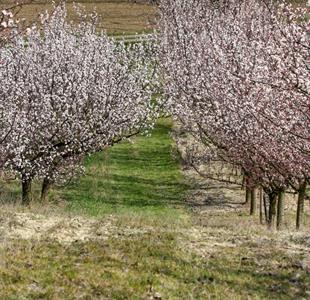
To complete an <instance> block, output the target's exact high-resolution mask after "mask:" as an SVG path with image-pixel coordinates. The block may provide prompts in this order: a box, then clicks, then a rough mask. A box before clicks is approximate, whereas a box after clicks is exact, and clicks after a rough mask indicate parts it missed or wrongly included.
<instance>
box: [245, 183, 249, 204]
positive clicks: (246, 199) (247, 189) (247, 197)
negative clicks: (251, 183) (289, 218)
mask: <svg viewBox="0 0 310 300" xmlns="http://www.w3.org/2000/svg"><path fill="white" fill-rule="evenodd" d="M250 199H251V190H250V189H249V188H248V187H246V188H245V202H244V204H248V203H249V202H250Z"/></svg>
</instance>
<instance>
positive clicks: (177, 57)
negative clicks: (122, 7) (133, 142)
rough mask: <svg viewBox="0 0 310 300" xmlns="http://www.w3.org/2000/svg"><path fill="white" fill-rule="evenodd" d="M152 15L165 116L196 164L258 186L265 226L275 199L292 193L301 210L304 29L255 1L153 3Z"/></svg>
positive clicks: (289, 13) (298, 17)
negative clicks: (184, 134)
mask: <svg viewBox="0 0 310 300" xmlns="http://www.w3.org/2000/svg"><path fill="white" fill-rule="evenodd" d="M160 11H161V19H160V34H159V39H160V51H159V60H160V62H161V68H162V76H163V79H164V83H165V85H166V90H165V92H166V95H167V97H168V98H169V99H170V102H169V103H170V105H169V109H171V111H172V112H173V113H174V114H175V115H176V116H177V117H178V120H179V121H180V122H181V123H182V124H183V125H184V126H185V127H186V128H187V130H188V131H189V132H191V133H192V135H193V136H194V137H195V138H196V140H197V141H198V142H199V143H200V144H201V145H203V147H202V149H203V150H202V151H200V152H202V153H203V155H200V157H199V159H200V160H202V161H204V162H205V161H206V160H221V161H224V162H227V163H228V164H231V165H234V166H237V167H239V168H240V170H241V172H242V173H243V174H245V175H246V177H247V184H248V186H249V187H251V188H255V187H257V186H260V187H263V188H264V190H265V191H266V193H267V194H268V196H269V200H270V210H269V223H270V226H272V225H273V223H274V221H275V213H276V200H277V197H278V195H279V194H281V193H282V192H283V190H284V189H286V188H293V189H295V190H297V191H300V192H301V193H300V201H298V202H299V205H298V207H300V206H301V207H302V203H303V198H304V191H305V187H306V184H307V182H308V179H309V174H310V155H309V154H310V153H309V149H310V144H309V142H310V137H309V133H310V132H309V128H310V126H309V125H310V124H309V106H310V105H309V104H310V102H309V101H310V99H309V76H308V75H309V49H310V43H309V29H310V26H309V21H307V20H304V18H303V13H304V12H303V11H302V10H300V11H296V10H293V9H292V8H291V7H290V6H289V5H287V4H286V3H282V4H279V3H273V2H272V1H264V0H250V1H235V0H230V1H211V0H210V1H201V0H191V1H185V0H176V1H172V0H162V1H161V5H160ZM199 159H198V162H199ZM196 161H197V160H196ZM280 198H281V197H279V199H280ZM281 199H282V198H281ZM279 210H281V208H280V209H279ZM301 212H302V208H301V209H298V215H299V216H301ZM299 226H300V221H298V217H297V227H299Z"/></svg>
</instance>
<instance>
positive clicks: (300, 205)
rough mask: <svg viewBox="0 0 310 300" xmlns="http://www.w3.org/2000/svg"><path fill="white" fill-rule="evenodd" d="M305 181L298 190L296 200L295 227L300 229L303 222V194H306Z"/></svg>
mask: <svg viewBox="0 0 310 300" xmlns="http://www.w3.org/2000/svg"><path fill="white" fill-rule="evenodd" d="M306 187H307V184H306V183H302V184H301V186H300V188H299V191H298V200H297V214H296V229H297V230H298V229H300V227H301V225H302V222H303V214H304V205H305V196H306Z"/></svg>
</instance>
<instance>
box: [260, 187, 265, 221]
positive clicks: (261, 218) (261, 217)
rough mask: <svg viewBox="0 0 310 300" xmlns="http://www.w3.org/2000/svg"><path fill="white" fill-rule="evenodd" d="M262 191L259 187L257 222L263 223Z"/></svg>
mask: <svg viewBox="0 0 310 300" xmlns="http://www.w3.org/2000/svg"><path fill="white" fill-rule="evenodd" d="M263 218H264V191H263V189H262V188H261V189H260V190H259V222H260V224H264V220H263Z"/></svg>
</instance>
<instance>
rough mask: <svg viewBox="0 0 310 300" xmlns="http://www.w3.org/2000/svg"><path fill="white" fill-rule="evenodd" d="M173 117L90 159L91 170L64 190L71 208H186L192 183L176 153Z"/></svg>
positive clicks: (99, 211) (91, 211) (94, 212)
mask: <svg viewBox="0 0 310 300" xmlns="http://www.w3.org/2000/svg"><path fill="white" fill-rule="evenodd" d="M171 125H172V121H171V120H170V119H162V120H160V121H159V122H158V124H157V125H156V127H155V129H154V130H153V131H152V133H151V135H150V136H149V137H146V136H143V135H140V136H138V137H136V138H134V139H133V141H132V142H128V141H124V142H122V143H120V144H118V145H115V146H113V147H112V148H110V149H107V150H105V151H103V152H101V153H98V154H95V155H92V156H90V157H88V158H86V161H85V167H86V173H85V175H84V176H82V177H81V178H80V179H79V180H78V181H77V182H75V183H73V184H71V185H69V186H68V187H66V188H65V189H61V190H60V192H61V195H60V196H61V197H62V198H64V199H66V200H67V201H68V202H69V209H70V210H74V211H79V212H85V213H86V214H87V215H91V216H102V215H104V214H107V213H113V214H115V213H116V214H119V213H121V214H132V213H134V214H135V213H141V214H148V215H149V214H153V215H162V214H172V215H174V216H175V214H176V212H177V211H179V209H180V208H184V197H185V193H186V188H187V186H186V184H185V182H184V179H183V176H182V173H181V171H180V168H179V162H178V159H177V157H174V155H173V151H174V145H173V141H172V138H171V136H170V130H171Z"/></svg>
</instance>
